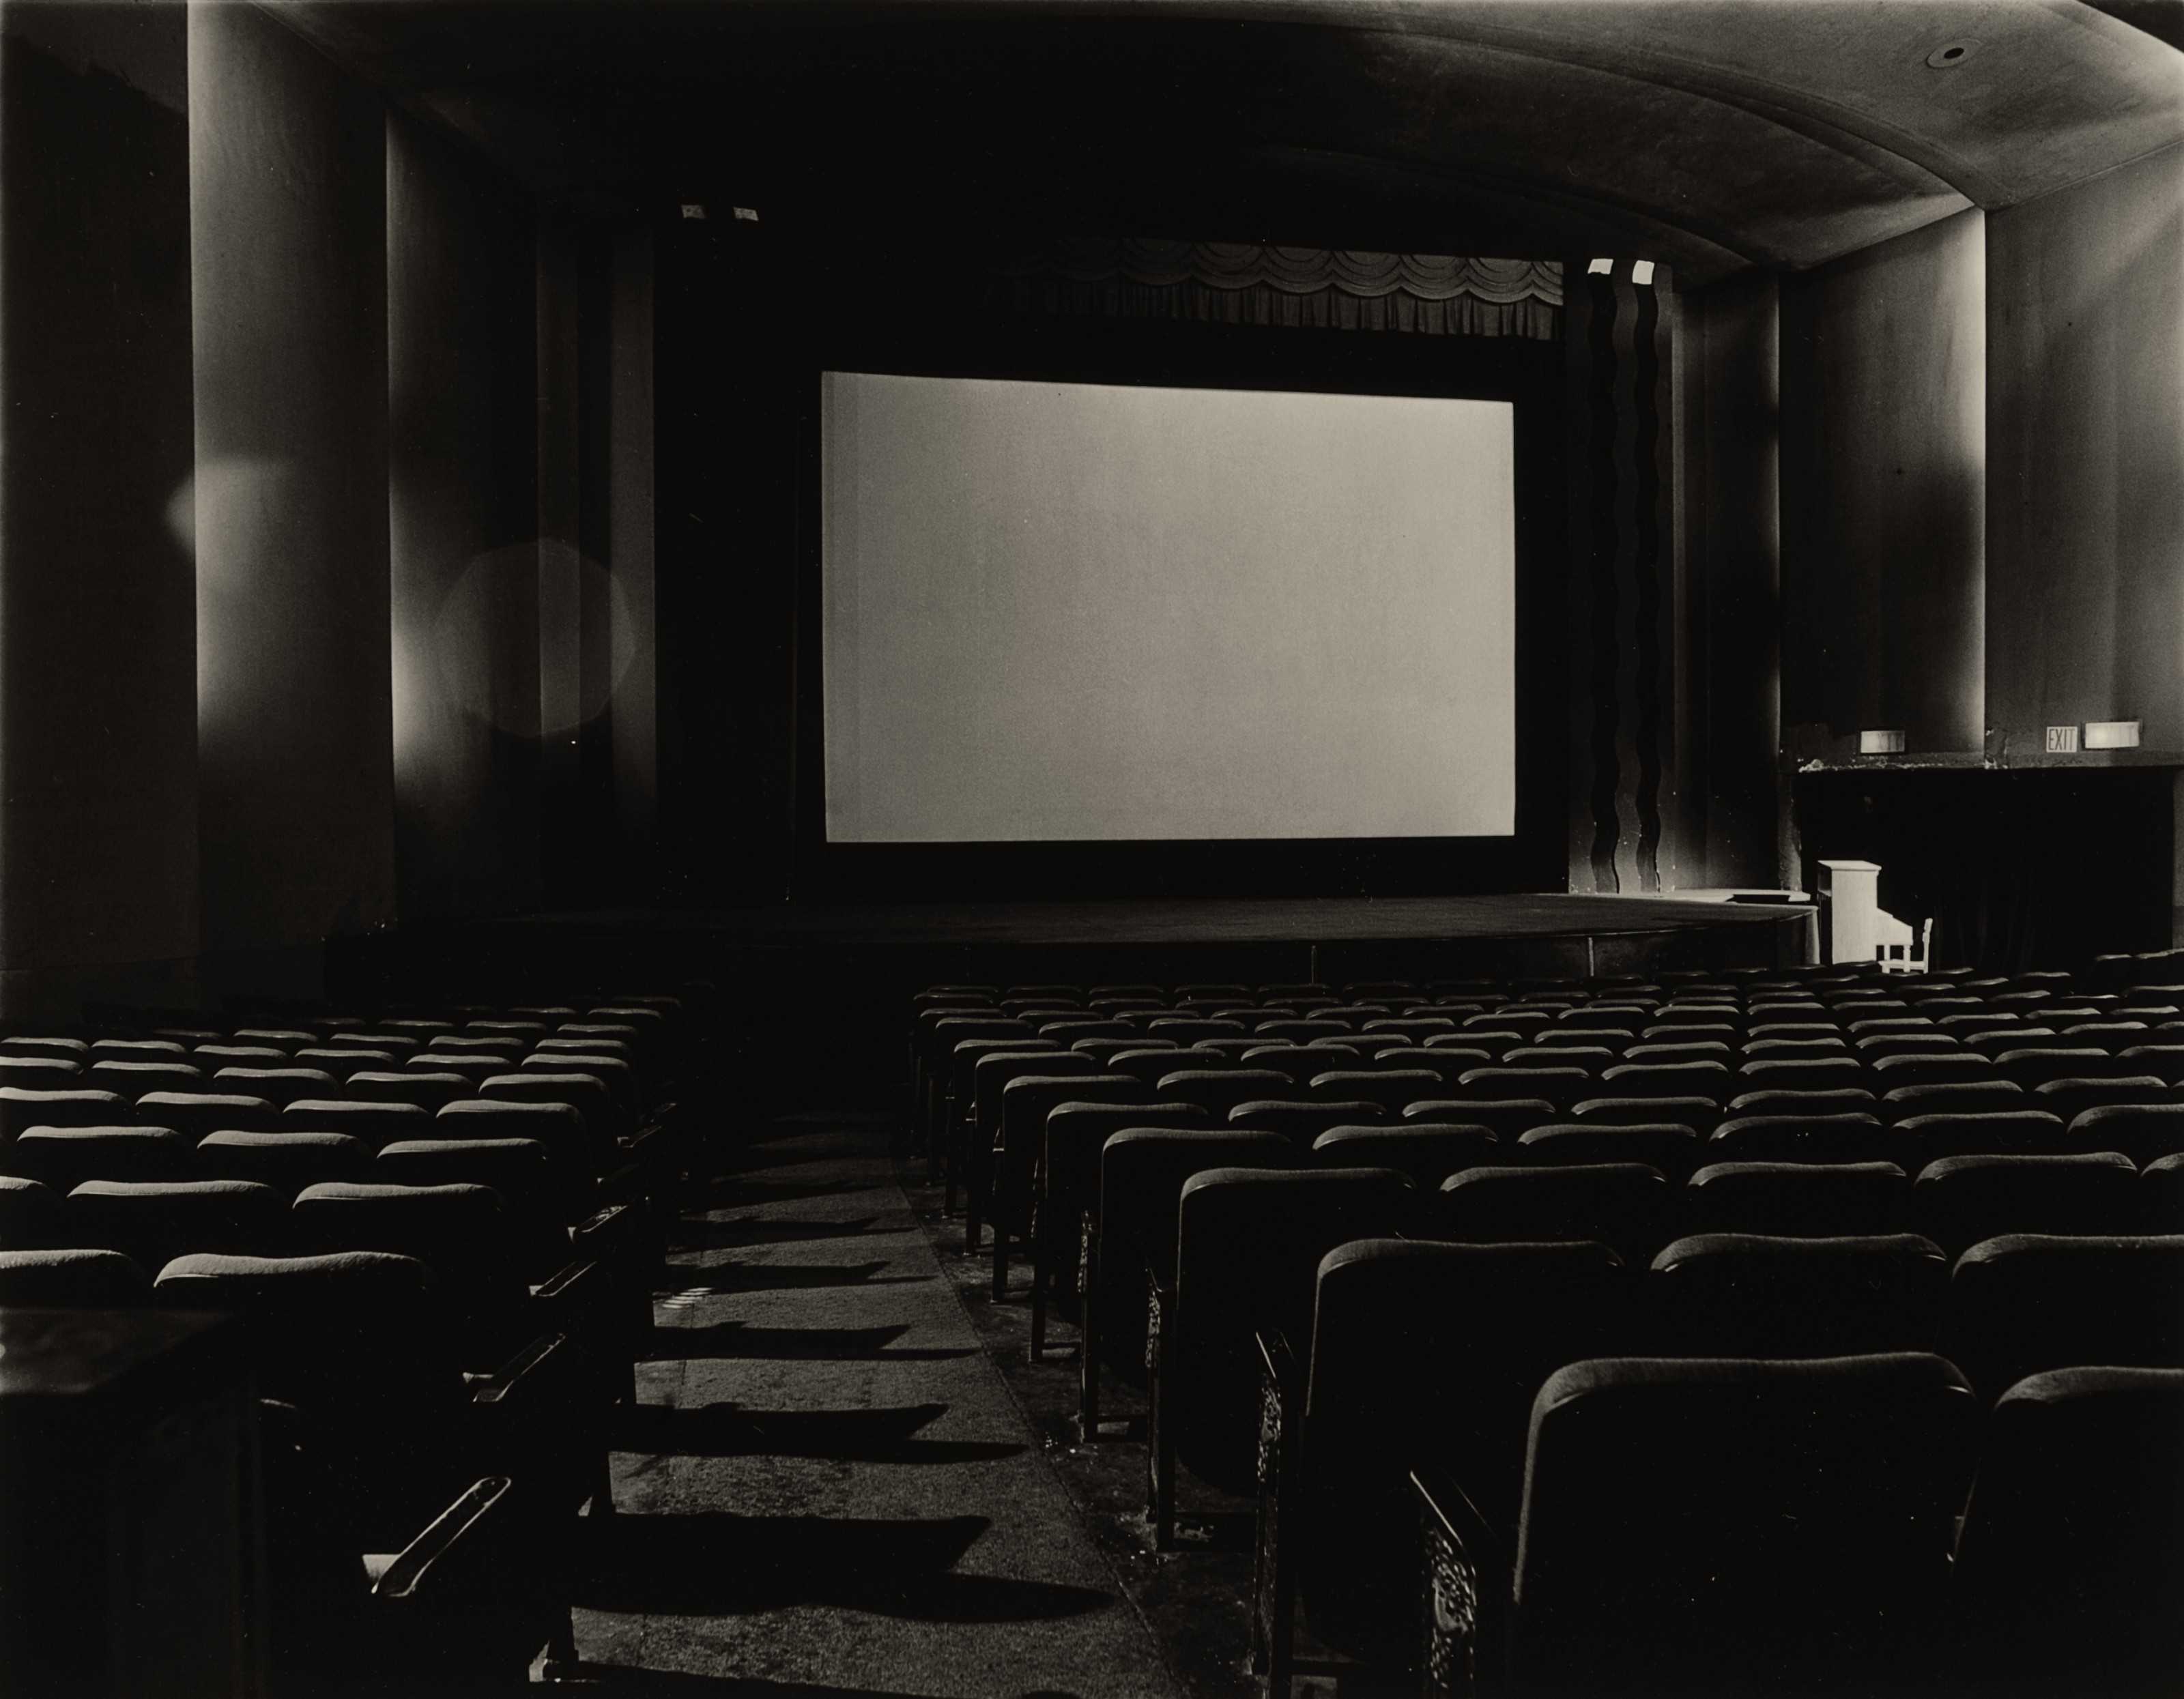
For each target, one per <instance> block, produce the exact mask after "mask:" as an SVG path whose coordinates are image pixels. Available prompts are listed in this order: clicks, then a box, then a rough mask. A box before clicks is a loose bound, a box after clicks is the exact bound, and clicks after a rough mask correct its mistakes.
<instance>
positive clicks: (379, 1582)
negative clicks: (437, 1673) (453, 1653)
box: [364, 1475, 510, 1599]
mask: <svg viewBox="0 0 2184 1699" xmlns="http://www.w3.org/2000/svg"><path fill="white" fill-rule="evenodd" d="M509 1488H510V1480H509V1478H508V1477H507V1476H506V1475H487V1476H485V1477H484V1478H483V1479H479V1480H476V1481H473V1482H471V1485H469V1486H467V1487H465V1489H464V1490H463V1491H462V1493H461V1495H460V1496H459V1497H458V1498H457V1499H456V1500H455V1501H454V1503H453V1504H451V1505H449V1506H448V1507H447V1508H446V1509H445V1510H443V1511H442V1512H440V1513H439V1515H437V1517H435V1518H432V1524H431V1525H430V1526H429V1527H427V1528H426V1529H425V1530H424V1531H423V1532H422V1533H421V1534H420V1535H417V1537H416V1538H415V1539H414V1540H411V1541H410V1542H409V1544H408V1545H407V1546H404V1547H403V1548H402V1549H401V1551H397V1552H389V1553H374V1552H367V1553H365V1559H364V1567H365V1574H367V1575H369V1576H370V1578H371V1593H372V1596H373V1597H374V1598H379V1599H409V1598H415V1597H416V1596H419V1595H420V1594H421V1593H423V1592H425V1591H426V1590H428V1589H429V1588H430V1587H431V1585H432V1576H433V1571H434V1567H435V1566H436V1565H439V1564H441V1563H442V1562H443V1559H450V1560H451V1554H453V1553H454V1551H456V1549H457V1547H458V1546H460V1544H461V1543H462V1542H463V1541H465V1540H476V1539H477V1538H478V1537H480V1535H481V1532H482V1530H483V1529H484V1524H485V1523H486V1520H487V1518H489V1517H491V1516H492V1515H493V1512H494V1510H495V1509H496V1508H497V1507H499V1505H500V1503H501V1501H503V1500H504V1499H505V1498H506V1497H507V1496H508V1491H509Z"/></svg>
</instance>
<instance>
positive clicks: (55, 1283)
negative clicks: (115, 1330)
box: [0, 1250, 152, 1310]
mask: <svg viewBox="0 0 2184 1699" xmlns="http://www.w3.org/2000/svg"><path fill="white" fill-rule="evenodd" d="M151 1301H152V1277H151V1276H150V1275H149V1274H147V1273H145V1272H144V1268H143V1265H142V1264H141V1263H139V1262H136V1259H135V1258H133V1257H131V1256H124V1255H123V1254H122V1253H121V1252H120V1251H83V1250H75V1251H0V1307H4V1306H8V1305H17V1304H20V1305H24V1306H29V1307H31V1308H36V1309H48V1310H133V1309H136V1308H137V1307H139V1306H142V1305H145V1304H148V1303H150V1302H151Z"/></svg>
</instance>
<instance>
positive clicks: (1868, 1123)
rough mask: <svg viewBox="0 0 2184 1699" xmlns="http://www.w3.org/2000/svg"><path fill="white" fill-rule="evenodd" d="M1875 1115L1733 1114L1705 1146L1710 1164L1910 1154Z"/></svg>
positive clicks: (1863, 1158)
mask: <svg viewBox="0 0 2184 1699" xmlns="http://www.w3.org/2000/svg"><path fill="white" fill-rule="evenodd" d="M1909 1148H1910V1146H1909V1143H1908V1140H1905V1139H1899V1138H1897V1137H1896V1136H1895V1134H1893V1133H1892V1132H1891V1131H1890V1130H1889V1129H1888V1128H1884V1127H1883V1126H1882V1125H1881V1124H1880V1120H1879V1119H1878V1118H1877V1117H1875V1116H1874V1115H1872V1114H1869V1113H1866V1112H1864V1111H1849V1112H1847V1113H1843V1114H1839V1115H1734V1116H1731V1117H1730V1118H1729V1119H1728V1120H1726V1121H1724V1122H1722V1123H1721V1125H1720V1126H1719V1127H1717V1128H1714V1131H1713V1138H1712V1139H1708V1141H1707V1155H1706V1160H1707V1161H1709V1162H1890V1161H1896V1160H1897V1158H1898V1157H1899V1156H1904V1155H1906V1154H1908V1150H1909Z"/></svg>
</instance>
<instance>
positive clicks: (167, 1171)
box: [0, 1127, 198, 1193]
mask: <svg viewBox="0 0 2184 1699" xmlns="http://www.w3.org/2000/svg"><path fill="white" fill-rule="evenodd" d="M0 1167H4V1168H6V1169H7V1171H8V1172H9V1173H16V1174H20V1175H22V1176H23V1177H24V1178H26V1179H33V1180H43V1181H44V1182H45V1183H46V1184H47V1185H49V1186H51V1187H52V1188H53V1189H54V1190H55V1191H57V1192H63V1193H65V1192H67V1191H69V1190H70V1189H72V1188H74V1187H75V1186H78V1185H81V1184H82V1183H83V1182H84V1181H86V1180H187V1179H195V1178H198V1174H197V1173H196V1169H195V1164H194V1162H193V1161H192V1159H191V1147H190V1141H189V1140H188V1139H186V1138H184V1137H183V1136H182V1135H181V1134H179V1133H176V1132H174V1131H172V1130H171V1129H170V1128H164V1127H26V1128H24V1129H23V1130H22V1132H21V1133H20V1134H17V1135H16V1139H15V1142H14V1144H13V1145H9V1146H8V1148H7V1150H5V1151H4V1152H0Z"/></svg>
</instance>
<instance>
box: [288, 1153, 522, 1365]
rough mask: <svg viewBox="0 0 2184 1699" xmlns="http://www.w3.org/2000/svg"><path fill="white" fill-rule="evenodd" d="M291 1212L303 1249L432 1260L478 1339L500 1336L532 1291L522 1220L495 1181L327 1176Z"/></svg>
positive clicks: (448, 1295)
mask: <svg viewBox="0 0 2184 1699" xmlns="http://www.w3.org/2000/svg"><path fill="white" fill-rule="evenodd" d="M291 1214H292V1217H293V1218H294V1233H295V1240H296V1248H297V1249H298V1250H299V1251H309V1252H315V1253H319V1254H328V1253H339V1252H342V1251H385V1252H387V1253H389V1254H391V1255H393V1256H409V1257H415V1259H416V1260H417V1261H419V1262H423V1263H425V1264H426V1266H427V1267H430V1268H431V1269H432V1272H433V1273H434V1274H435V1275H436V1276H437V1279H438V1284H439V1286H440V1289H441V1292H442V1295H443V1297H444V1298H445V1299H446V1301H448V1304H449V1306H450V1307H451V1309H452V1311H453V1312H454V1315H455V1316H456V1317H457V1318H458V1320H459V1322H460V1325H461V1326H462V1328H463V1329H465V1331H466V1332H467V1333H468V1334H470V1336H471V1338H473V1339H476V1340H482V1339H485V1338H488V1337H490V1338H492V1339H493V1340H496V1341H498V1340H501V1339H502V1338H503V1336H504V1335H503V1329H504V1326H506V1325H508V1324H510V1323H512V1319H513V1316H514V1312H515V1311H516V1310H517V1309H519V1308H520V1306H521V1304H522V1302H523V1300H524V1297H525V1295H526V1292H525V1285H524V1280H523V1273H522V1268H523V1262H522V1258H521V1251H520V1247H519V1246H518V1244H517V1242H516V1239H517V1235H516V1230H515V1222H514V1220H513V1218H512V1217H510V1215H509V1213H508V1212H506V1211H504V1208H503V1206H502V1204H501V1200H500V1198H499V1195H498V1194H497V1193H495V1192H494V1191H493V1189H491V1188H490V1187H487V1186H482V1185H474V1184H443V1185H430V1186H405V1185H384V1184H370V1183H366V1184H347V1183H342V1182H322V1183H320V1184H317V1185H311V1186H306V1187H305V1188H304V1189H303V1190H302V1191H301V1192H299V1193H298V1195H297V1197H296V1201H295V1204H294V1206H293V1208H292V1211H291ZM489 1348H490V1347H489Z"/></svg>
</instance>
